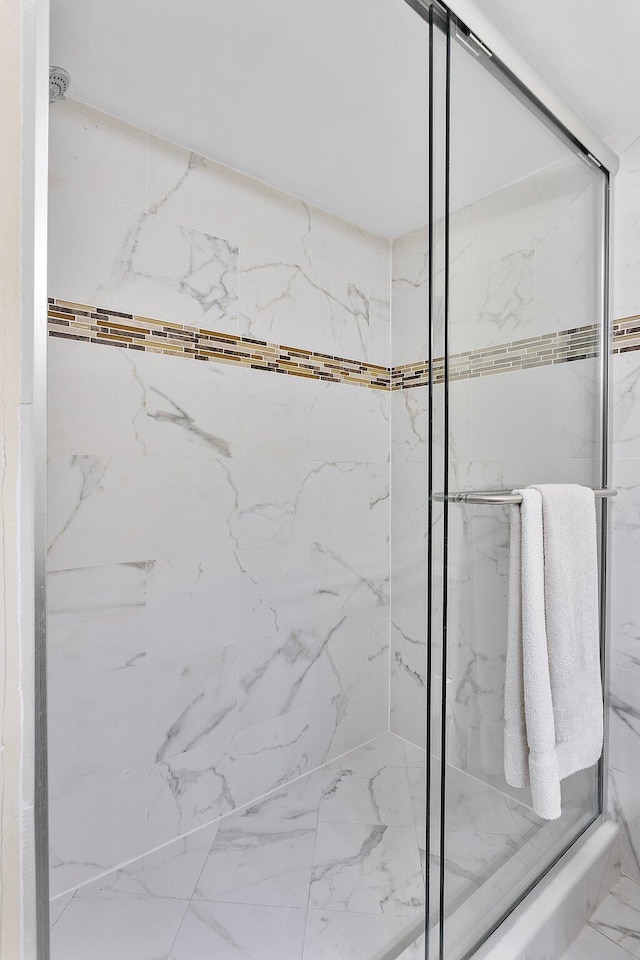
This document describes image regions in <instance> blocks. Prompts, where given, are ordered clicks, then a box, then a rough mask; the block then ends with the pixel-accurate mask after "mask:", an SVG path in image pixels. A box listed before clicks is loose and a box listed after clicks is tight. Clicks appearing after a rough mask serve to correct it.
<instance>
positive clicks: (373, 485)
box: [369, 463, 391, 537]
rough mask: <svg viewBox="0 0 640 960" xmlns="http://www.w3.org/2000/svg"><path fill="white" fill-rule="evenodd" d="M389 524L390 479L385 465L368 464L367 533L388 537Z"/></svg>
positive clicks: (387, 467)
mask: <svg viewBox="0 0 640 960" xmlns="http://www.w3.org/2000/svg"><path fill="white" fill-rule="evenodd" d="M390 522H391V478H390V475H389V465H388V464H386V463H370V464H369V533H371V534H373V535H374V536H382V537H388V536H389V525H390Z"/></svg>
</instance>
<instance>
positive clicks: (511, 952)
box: [473, 819, 622, 960]
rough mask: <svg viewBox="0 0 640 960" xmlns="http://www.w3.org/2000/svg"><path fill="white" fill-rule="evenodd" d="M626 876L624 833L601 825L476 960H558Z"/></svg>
mask: <svg viewBox="0 0 640 960" xmlns="http://www.w3.org/2000/svg"><path fill="white" fill-rule="evenodd" d="M621 873H622V868H621V842H620V829H619V827H618V826H617V825H616V824H615V823H612V822H611V821H607V820H605V821H603V820H602V819H599V820H597V821H596V822H595V823H594V824H592V826H591V827H589V828H588V829H587V831H585V833H584V834H583V836H582V837H581V838H580V839H579V840H577V841H576V843H575V844H574V845H573V846H572V847H571V848H570V849H569V850H568V851H567V852H566V853H565V854H564V856H563V857H562V858H561V859H560V860H559V861H558V863H557V864H556V865H555V867H553V868H552V870H550V871H549V873H548V874H547V876H546V877H545V878H544V879H543V880H541V881H540V883H538V884H537V886H536V887H535V888H534V889H533V890H532V891H531V893H530V894H529V895H528V896H527V897H525V898H524V900H523V901H522V903H520V904H519V905H518V906H517V907H516V909H515V910H514V911H513V913H511V914H510V916H509V917H508V918H507V919H506V920H505V921H504V922H503V923H502V924H501V926H500V927H499V928H498V929H497V930H496V932H495V933H494V934H492V936H491V937H489V939H488V940H487V941H486V943H484V944H483V946H481V947H480V948H479V949H478V950H477V951H476V952H475V953H474V954H473V960H558V957H561V956H562V954H563V953H564V952H565V950H567V949H568V947H569V946H570V945H571V943H572V942H573V941H574V940H575V938H576V937H577V936H578V934H579V933H580V931H581V930H582V928H583V927H584V925H585V923H586V922H587V920H588V919H589V917H590V916H591V914H592V913H593V911H594V910H596V909H597V907H599V905H600V904H601V903H602V901H603V900H604V898H605V897H606V896H607V894H608V893H609V890H610V889H611V888H612V887H613V886H614V884H615V883H616V882H617V880H618V878H619V877H620V875H621Z"/></svg>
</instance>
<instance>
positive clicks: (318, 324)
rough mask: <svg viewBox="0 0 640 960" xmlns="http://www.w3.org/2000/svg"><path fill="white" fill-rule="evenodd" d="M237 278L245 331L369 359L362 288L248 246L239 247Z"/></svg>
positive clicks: (275, 340) (260, 337)
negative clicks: (280, 259)
mask: <svg viewBox="0 0 640 960" xmlns="http://www.w3.org/2000/svg"><path fill="white" fill-rule="evenodd" d="M239 279H240V315H241V321H240V325H241V331H242V333H243V334H245V335H246V336H249V337H255V338H257V339H258V340H267V341H271V342H272V343H285V344H290V345H291V346H298V347H304V348H306V349H307V350H319V351H321V352H323V353H331V354H333V355H335V354H339V355H340V356H343V357H349V358H351V359H357V360H367V359H368V357H369V294H368V290H367V289H366V288H364V287H359V286H356V284H353V283H348V282H346V281H344V280H339V279H336V278H335V277H331V276H328V275H326V274H322V273H318V272H317V271H313V270H309V269H308V268H306V267H303V266H300V264H298V263H293V262H287V261H279V260H278V259H277V258H275V257H273V256H269V255H268V254H265V253H262V252H261V251H258V250H251V249H249V248H247V247H243V248H242V250H241V253H240V277H239ZM371 392H372V391H371Z"/></svg>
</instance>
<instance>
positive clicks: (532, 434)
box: [390, 159, 598, 789]
mask: <svg viewBox="0 0 640 960" xmlns="http://www.w3.org/2000/svg"><path fill="white" fill-rule="evenodd" d="M597 212H598V194H597V191H595V190H594V189H593V181H592V171H590V170H589V168H588V167H585V166H584V165H583V164H582V163H581V162H579V161H578V160H577V159H576V160H575V161H573V162H572V163H571V164H567V165H565V166H562V167H558V168H556V169H553V170H548V171H543V172H542V173H541V174H539V175H537V176H535V177H532V178H530V179H528V180H524V181H520V182H519V183H517V184H514V185H512V186H510V187H507V188H505V189H504V190H501V191H499V192H498V193H496V194H493V195H491V196H490V197H487V198H484V199H482V200H480V201H478V202H476V203H474V204H472V205H470V206H468V207H463V208H461V209H459V210H457V211H455V213H454V214H453V217H452V224H451V238H450V243H451V250H452V258H451V286H450V290H451V302H450V350H451V351H452V352H454V353H458V354H463V355H464V353H465V352H466V351H470V350H480V351H482V350H490V349H491V348H493V347H495V346H496V345H497V344H502V343H504V342H505V341H508V340H520V339H524V338H526V337H532V338H535V337H549V338H553V337H555V336H557V335H558V333H559V331H561V330H566V329H576V328H581V327H585V326H588V325H590V324H593V323H595V322H596V321H597V315H596V312H595V309H594V303H595V302H596V301H595V297H594V296H593V295H592V293H593V291H594V290H595V287H594V284H595V280H594V270H593V265H592V259H593V257H592V253H591V251H590V250H589V249H588V248H589V246H590V242H589V239H587V240H585V239H584V238H585V237H586V238H589V237H590V236H591V234H590V228H592V225H593V223H594V222H595V218H596V217H597ZM426 244H427V236H426V230H424V229H423V230H418V231H414V232H413V233H411V234H408V235H406V236H404V237H401V238H399V240H397V241H396V240H394V242H393V246H392V311H393V337H392V359H393V362H394V363H407V362H409V357H410V356H412V357H413V360H414V361H418V362H419V361H420V359H424V358H425V357H426V356H427V353H426V351H427V346H426V342H427V340H426V336H427V334H426V327H427V276H426V273H427V268H426V259H427V249H426ZM437 352H438V350H437V347H436V353H437ZM585 352H587V357H588V351H585ZM583 355H584V354H583V352H582V351H581V352H580V353H578V358H577V359H573V360H572V362H570V363H566V362H563V363H557V364H553V363H551V364H549V365H546V366H540V365H539V362H540V361H538V360H537V361H536V365H535V366H529V365H527V364H525V368H524V369H520V370H518V371H508V372H504V373H500V375H499V376H479V377H477V378H475V379H473V378H470V379H464V380H456V381H455V382H452V383H451V384H450V393H449V418H450V437H449V454H450V456H449V469H450V474H449V488H450V489H451V490H455V489H458V490H464V489H503V488H512V487H514V486H518V485H521V484H522V485H525V484H528V483H531V482H534V481H538V482H550V481H559V482H562V481H573V482H581V483H585V484H587V485H590V486H594V485H597V475H596V472H595V464H596V456H597V452H596V449H595V437H596V436H597V420H596V416H597V394H596V386H597V361H596V360H595V359H591V358H587V359H580V357H581V356H583ZM442 401H443V398H442V394H441V388H436V390H435V393H434V423H435V426H434V431H435V432H434V448H433V449H434V473H435V475H438V473H440V472H441V463H442V454H441V453H440V455H439V454H438V451H439V450H440V451H442V436H441V430H440V427H439V424H440V422H441V419H442ZM427 402H428V397H427V388H426V386H417V387H412V388H411V389H407V390H402V391H399V392H394V393H393V394H392V398H391V433H392V444H391V451H392V458H391V477H392V491H393V496H392V504H391V544H392V553H391V556H392V563H391V568H392V574H391V577H392V581H391V582H392V595H391V599H392V603H391V622H392V630H391V685H390V690H391V729H392V730H393V731H394V732H396V733H398V734H400V735H401V736H404V737H406V738H407V739H409V740H412V741H413V742H414V743H418V744H420V745H424V736H425V732H424V720H423V716H424V707H425V702H426V692H425V673H426V647H425V641H426V626H425V621H426V610H425V604H426V596H425V589H424V584H425V582H426V541H425V539H424V538H423V537H421V536H420V531H426V529H427V523H426V516H427V502H426V491H427V415H428V412H427ZM508 539H509V513H508V511H507V509H505V508H500V507H495V506H489V507H480V506H477V505H476V506H469V507H465V506H459V505H456V506H455V507H453V508H451V509H450V512H449V564H448V571H447V574H448V582H449V644H448V663H447V678H448V679H449V681H450V683H449V688H448V689H449V694H448V699H449V704H448V707H449V709H448V716H447V719H446V723H447V750H448V760H449V762H451V763H453V764H455V765H457V766H459V767H460V768H461V769H463V770H469V771H471V772H473V773H474V774H475V775H476V776H479V777H480V778H482V779H485V780H487V781H488V782H491V783H494V784H498V783H499V782H500V781H501V780H503V778H502V767H503V758H502V722H501V721H502V710H503V700H502V689H503V684H504V660H505V653H506V612H507V575H508V559H509V558H508ZM441 573H442V571H439V570H436V574H437V575H441ZM432 653H433V657H434V660H433V664H434V672H435V681H436V683H439V677H438V673H440V671H441V663H440V660H441V652H440V650H439V649H437V648H435V649H434V650H433V651H432ZM434 719H435V720H436V727H437V723H438V722H439V721H438V718H437V717H436V718H434ZM436 733H437V730H436ZM590 789H591V788H590Z"/></svg>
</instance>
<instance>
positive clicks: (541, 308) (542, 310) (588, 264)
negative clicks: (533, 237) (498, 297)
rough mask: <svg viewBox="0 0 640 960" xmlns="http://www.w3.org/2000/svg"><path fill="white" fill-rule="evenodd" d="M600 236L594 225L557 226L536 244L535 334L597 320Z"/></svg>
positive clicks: (580, 325)
mask: <svg viewBox="0 0 640 960" xmlns="http://www.w3.org/2000/svg"><path fill="white" fill-rule="evenodd" d="M599 235H600V234H599V231H598V232H596V227H594V226H591V227H590V228H588V229H587V230H586V231H583V230H579V231H576V230H575V229H570V230H563V229H559V230H557V231H556V232H554V233H553V234H552V235H551V236H549V237H547V238H546V239H545V240H543V241H542V242H541V243H538V244H536V247H535V271H536V272H535V295H536V324H535V326H536V334H542V333H550V332H551V331H556V330H567V329H569V328H571V327H583V326H586V325H587V324H588V323H598V321H599V311H600V302H601V296H600V292H599V291H600V274H599V271H598V257H599V250H600V247H599V243H598V238H599ZM516 338H517V339H521V337H520V334H519V333H517V336H516ZM516 338H513V339H516Z"/></svg>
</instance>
